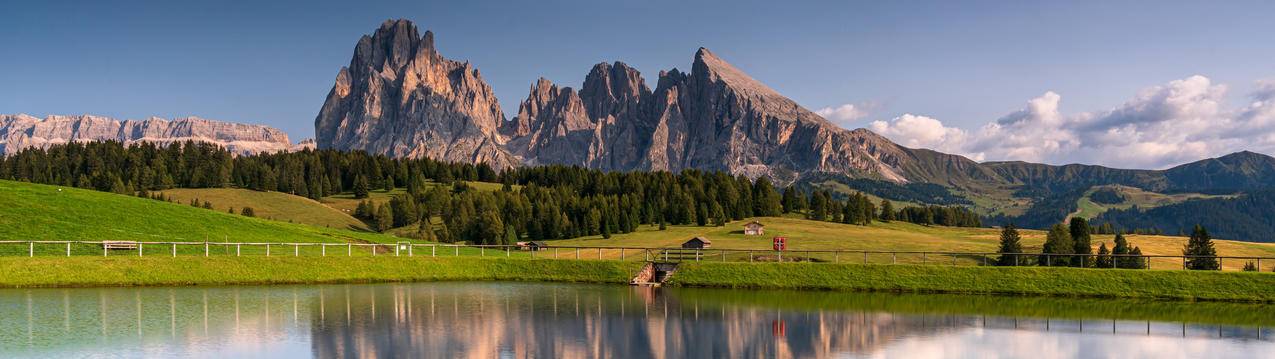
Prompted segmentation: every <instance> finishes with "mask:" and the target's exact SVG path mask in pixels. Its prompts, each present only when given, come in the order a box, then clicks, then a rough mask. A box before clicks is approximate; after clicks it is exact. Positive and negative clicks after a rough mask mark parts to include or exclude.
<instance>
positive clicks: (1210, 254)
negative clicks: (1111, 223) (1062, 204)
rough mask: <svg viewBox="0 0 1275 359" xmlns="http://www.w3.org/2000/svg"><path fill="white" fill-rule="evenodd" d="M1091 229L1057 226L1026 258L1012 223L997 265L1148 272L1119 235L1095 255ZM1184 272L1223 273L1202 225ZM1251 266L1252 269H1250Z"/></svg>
mask: <svg viewBox="0 0 1275 359" xmlns="http://www.w3.org/2000/svg"><path fill="white" fill-rule="evenodd" d="M1092 228H1093V227H1091V226H1090V225H1089V223H1088V221H1086V220H1085V219H1084V218H1080V217H1076V218H1072V219H1071V220H1070V221H1069V222H1068V224H1067V225H1063V224H1055V225H1053V226H1052V227H1050V229H1049V232H1047V234H1046V235H1045V243H1044V245H1043V246H1042V248H1041V254H1040V255H1038V256H1035V258H1032V256H1026V255H1023V254H1024V253H1025V252H1024V249H1023V246H1022V237H1021V235H1020V234H1019V233H1018V229H1017V228H1015V227H1014V226H1013V225H1012V224H1011V225H1005V226H1004V227H1002V228H1001V235H1000V247H999V248H998V249H997V252H998V253H1000V254H1001V255H1000V257H999V258H998V259H997V261H996V264H997V265H1000V266H1025V265H1037V266H1056V267H1080V268H1124V269H1147V268H1149V267H1150V262H1149V261H1148V260H1149V258H1146V257H1143V254H1142V249H1141V248H1139V247H1137V246H1130V244H1129V241H1128V240H1127V239H1125V236H1124V234H1123V233H1120V232H1119V231H1117V232H1116V235H1115V239H1114V242H1115V243H1114V246H1113V247H1112V248H1111V249H1108V247H1107V243H1105V242H1104V243H1100V244H1099V245H1098V252H1097V253H1093V252H1092V248H1093V245H1092V238H1091V236H1090V235H1091V233H1092V232H1091V230H1092ZM1182 255H1183V257H1184V262H1183V263H1184V264H1183V265H1184V267H1185V269H1191V270H1220V269H1221V262H1220V261H1219V260H1218V258H1217V250H1216V249H1214V247H1213V239H1212V236H1210V235H1209V232H1208V230H1206V229H1205V228H1204V227H1203V226H1199V225H1197V226H1195V228H1194V229H1193V230H1192V233H1191V237H1190V239H1189V240H1188V241H1187V244H1186V245H1185V246H1184V247H1183V248H1182ZM1250 267H1251V268H1250ZM1245 270H1254V271H1255V270H1257V268H1256V266H1255V265H1252V264H1251V263H1250V265H1247V266H1246V267H1245Z"/></svg>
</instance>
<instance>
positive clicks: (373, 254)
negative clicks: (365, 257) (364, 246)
mask: <svg viewBox="0 0 1275 359" xmlns="http://www.w3.org/2000/svg"><path fill="white" fill-rule="evenodd" d="M371 248H372V256H373V257H375V256H376V245H375V244H373V245H372V247H371Z"/></svg>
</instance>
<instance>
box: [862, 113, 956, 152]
mask: <svg viewBox="0 0 1275 359" xmlns="http://www.w3.org/2000/svg"><path fill="white" fill-rule="evenodd" d="M868 129H869V130H872V131H873V132H876V133H878V134H881V135H883V136H886V137H889V138H891V139H894V140H895V141H897V142H899V144H901V145H904V146H907V147H913V148H928V149H932V150H936V151H942V152H957V151H960V150H962V149H963V147H964V145H965V138H966V134H965V130H962V129H959V128H954V127H947V126H943V122H940V121H939V120H936V119H933V118H929V117H925V116H918V115H913V114H910V113H907V114H903V116H899V117H895V118H894V119H893V120H890V121H888V122H887V121H872V123H870V124H868Z"/></svg>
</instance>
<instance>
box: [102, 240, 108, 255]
mask: <svg viewBox="0 0 1275 359" xmlns="http://www.w3.org/2000/svg"><path fill="white" fill-rule="evenodd" d="M107 255H108V254H107V249H106V243H102V256H103V257H106V256H107Z"/></svg>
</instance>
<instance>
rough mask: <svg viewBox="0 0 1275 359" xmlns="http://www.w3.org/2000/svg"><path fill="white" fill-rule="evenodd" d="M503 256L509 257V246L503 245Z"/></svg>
mask: <svg viewBox="0 0 1275 359" xmlns="http://www.w3.org/2000/svg"><path fill="white" fill-rule="evenodd" d="M505 258H509V246H505Z"/></svg>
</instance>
